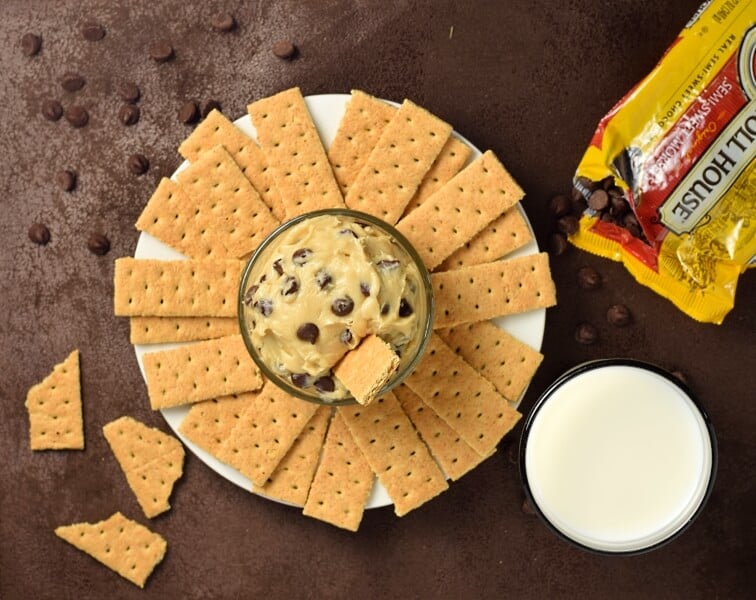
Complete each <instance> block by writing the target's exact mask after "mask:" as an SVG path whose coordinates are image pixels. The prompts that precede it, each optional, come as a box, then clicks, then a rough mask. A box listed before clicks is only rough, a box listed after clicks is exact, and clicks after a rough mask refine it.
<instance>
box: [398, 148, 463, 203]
mask: <svg viewBox="0 0 756 600" xmlns="http://www.w3.org/2000/svg"><path fill="white" fill-rule="evenodd" d="M471 152H472V150H471V149H470V146H468V145H467V144H465V143H464V142H463V141H462V140H460V139H459V138H456V137H454V135H451V136H450V137H449V139H448V140H446V144H444V147H443V148H442V149H441V153H440V154H439V155H438V156H437V157H436V160H435V161H434V162H433V165H431V168H430V170H429V171H428V172H427V173H426V174H425V177H423V180H422V181H421V182H420V187H418V188H417V192H415V195H414V196H412V200H410V201H409V204H407V207H406V208H405V209H404V214H403V215H402V217H406V216H407V215H408V214H409V213H410V212H411V211H413V210H415V209H416V208H417V207H418V206H420V205H421V204H422V203H423V202H425V201H426V200H427V199H428V198H430V196H431V195H432V194H433V193H434V192H435V191H436V190H437V189H439V188H440V187H442V186H443V185H444V184H445V183H446V182H447V181H449V180H450V179H451V178H452V177H454V176H455V175H456V174H457V173H459V171H460V169H461V168H462V167H463V166H464V164H465V163H466V162H467V159H468V158H470V153H471Z"/></svg>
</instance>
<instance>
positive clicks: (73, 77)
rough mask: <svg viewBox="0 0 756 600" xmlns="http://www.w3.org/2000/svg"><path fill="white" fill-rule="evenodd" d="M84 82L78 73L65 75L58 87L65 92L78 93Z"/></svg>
mask: <svg viewBox="0 0 756 600" xmlns="http://www.w3.org/2000/svg"><path fill="white" fill-rule="evenodd" d="M85 83H86V81H85V80H84V78H83V77H82V76H81V75H79V74H78V73H66V74H65V75H63V78H62V79H61V80H60V86H61V87H62V88H63V89H64V90H66V91H67V92H78V91H79V90H80V89H81V88H83V87H84V84H85Z"/></svg>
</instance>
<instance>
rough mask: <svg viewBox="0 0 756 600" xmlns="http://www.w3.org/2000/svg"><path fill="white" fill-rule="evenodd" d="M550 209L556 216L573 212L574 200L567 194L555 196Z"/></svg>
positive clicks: (550, 203)
mask: <svg viewBox="0 0 756 600" xmlns="http://www.w3.org/2000/svg"><path fill="white" fill-rule="evenodd" d="M549 210H550V211H551V214H552V215H553V216H554V217H555V218H557V219H558V218H559V217H563V216H564V215H568V214H570V213H571V212H572V202H571V201H570V199H569V198H568V197H567V196H563V195H561V194H560V195H558V196H554V197H553V198H552V199H551V202H549Z"/></svg>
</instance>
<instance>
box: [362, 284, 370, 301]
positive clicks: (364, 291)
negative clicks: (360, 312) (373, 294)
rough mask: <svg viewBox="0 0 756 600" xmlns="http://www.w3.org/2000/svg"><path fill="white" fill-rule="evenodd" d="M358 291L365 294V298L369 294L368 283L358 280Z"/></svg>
mask: <svg viewBox="0 0 756 600" xmlns="http://www.w3.org/2000/svg"><path fill="white" fill-rule="evenodd" d="M360 292H362V295H363V296H365V298H367V297H368V296H370V284H369V283H364V282H362V281H360Z"/></svg>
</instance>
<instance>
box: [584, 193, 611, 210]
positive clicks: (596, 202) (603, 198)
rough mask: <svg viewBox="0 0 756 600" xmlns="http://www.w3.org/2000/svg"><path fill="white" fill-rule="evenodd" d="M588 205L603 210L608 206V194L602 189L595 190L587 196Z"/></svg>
mask: <svg viewBox="0 0 756 600" xmlns="http://www.w3.org/2000/svg"><path fill="white" fill-rule="evenodd" d="M588 206H589V207H590V208H592V209H593V210H604V209H605V208H606V207H607V206H609V194H607V193H606V192H605V191H604V190H596V191H595V192H593V193H592V194H591V195H590V196H589V197H588Z"/></svg>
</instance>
